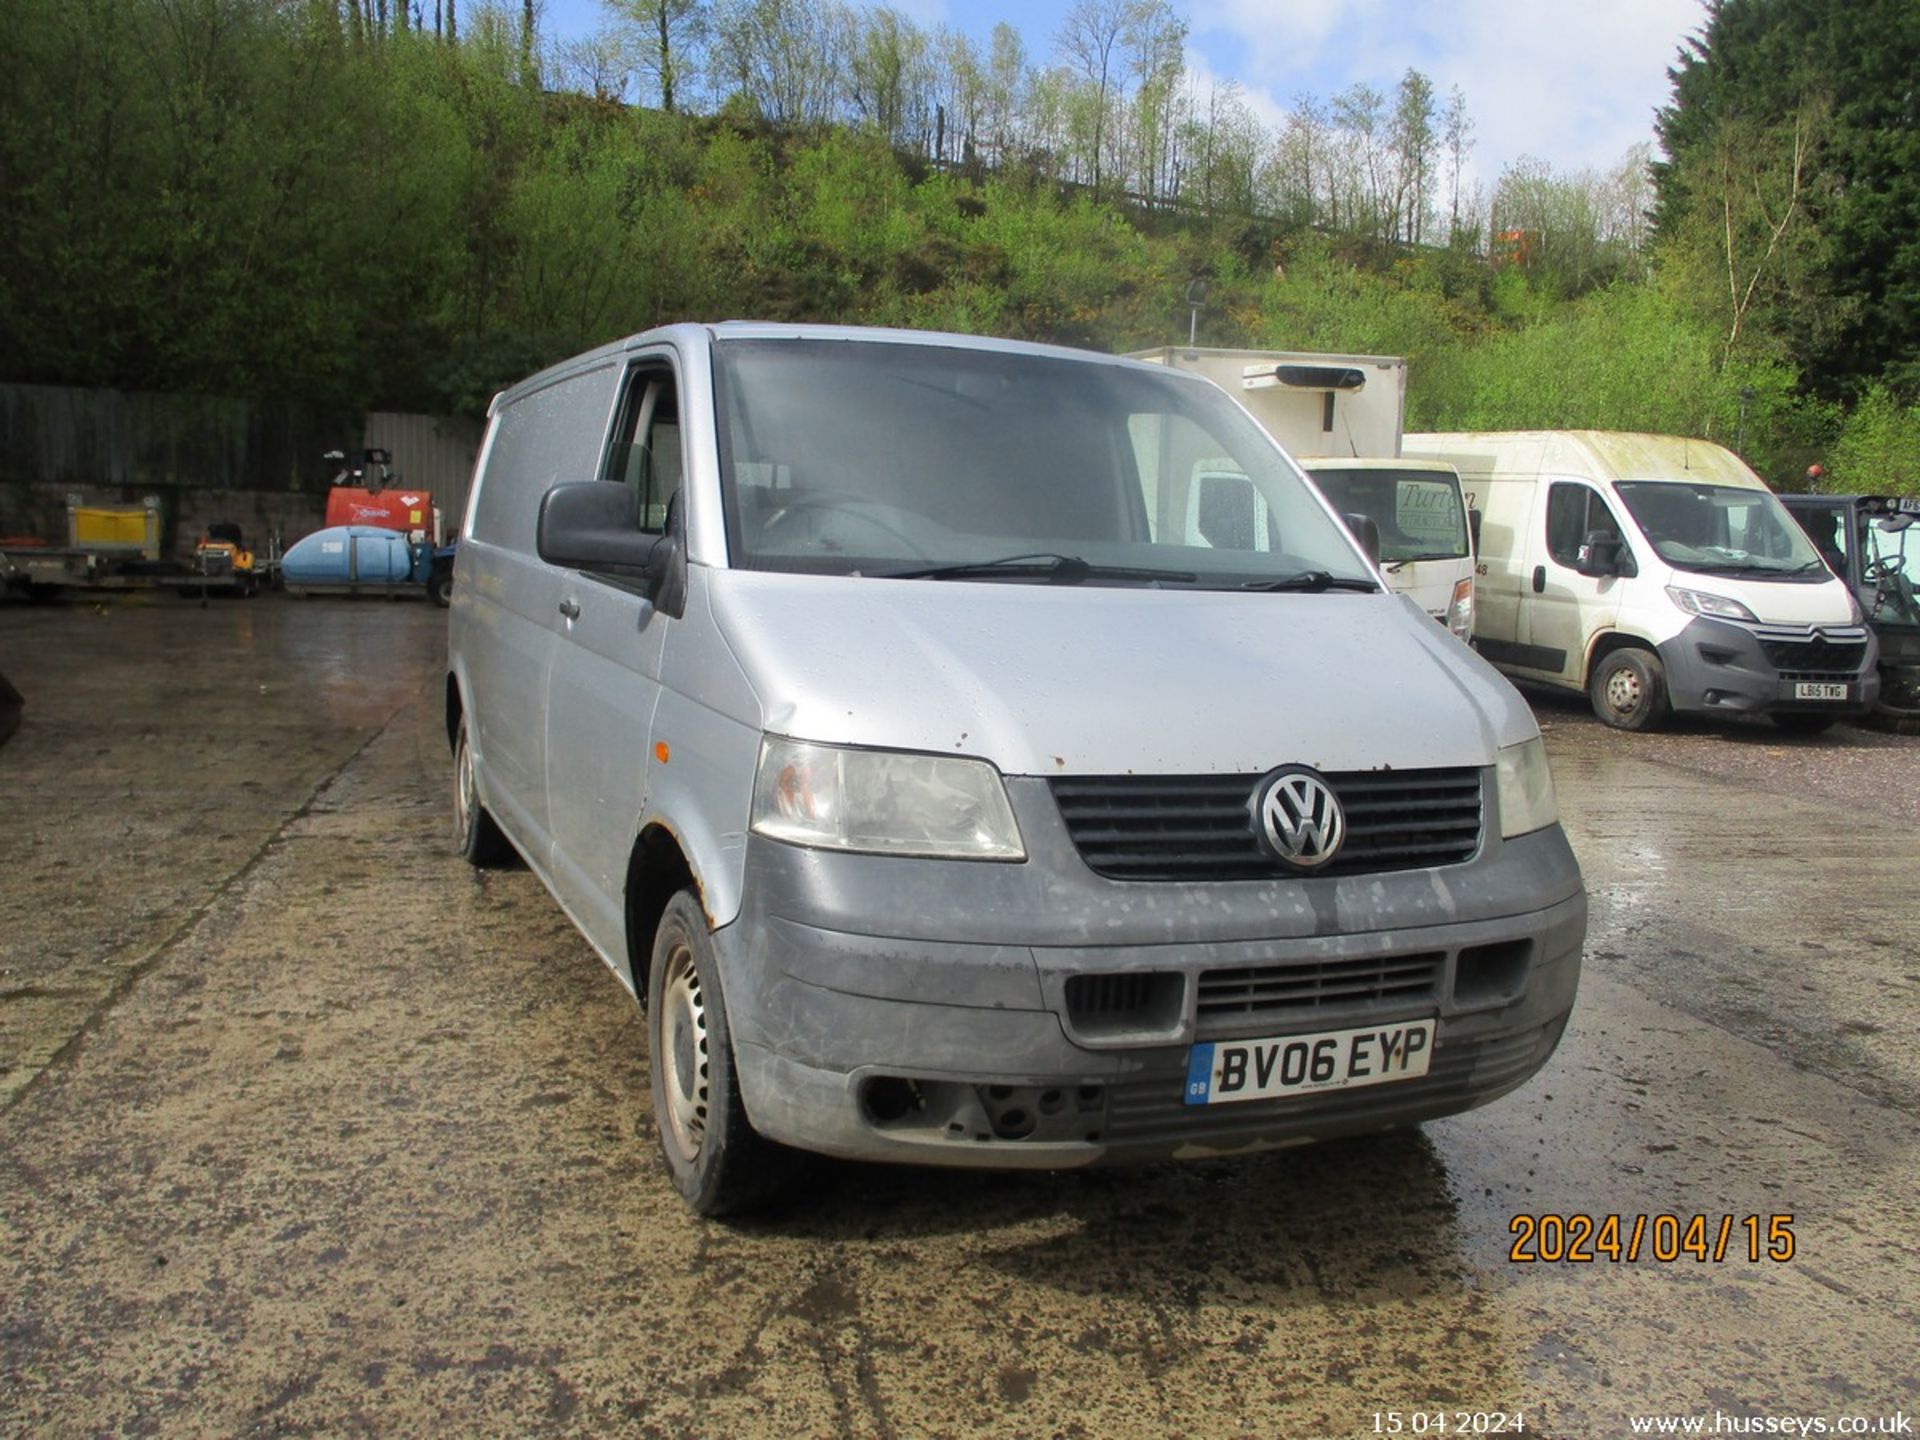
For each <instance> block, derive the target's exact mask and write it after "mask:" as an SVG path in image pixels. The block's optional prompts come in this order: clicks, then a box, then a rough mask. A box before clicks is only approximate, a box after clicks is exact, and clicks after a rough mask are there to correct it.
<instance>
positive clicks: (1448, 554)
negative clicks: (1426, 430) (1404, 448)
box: [1307, 465, 1467, 565]
mask: <svg viewBox="0 0 1920 1440" xmlns="http://www.w3.org/2000/svg"><path fill="white" fill-rule="evenodd" d="M1307 473H1308V474H1309V475H1311V476H1312V477H1313V483H1314V484H1316V485H1318V486H1319V487H1320V493H1321V494H1323V495H1325V496H1326V497H1327V502H1328V503H1329V504H1330V505H1332V506H1333V508H1334V509H1336V510H1338V511H1339V512H1340V513H1341V514H1342V515H1365V516H1366V517H1367V518H1368V519H1369V520H1371V521H1373V523H1374V525H1375V526H1376V527H1378V529H1379V531H1380V562H1381V563H1382V564H1383V565H1398V564H1405V563H1406V562H1408V561H1413V560H1461V559H1464V558H1466V555H1467V507H1466V506H1465V504H1464V503H1462V501H1461V498H1460V481H1459V480H1458V479H1457V478H1456V477H1455V476H1453V475H1451V474H1448V473H1447V472H1446V471H1443V470H1388V469H1378V470H1376V469H1372V468H1367V469H1358V468H1349V467H1345V466H1331V465H1330V466H1327V467H1325V468H1324V469H1320V468H1315V467H1313V466H1312V465H1309V466H1308V469H1307Z"/></svg>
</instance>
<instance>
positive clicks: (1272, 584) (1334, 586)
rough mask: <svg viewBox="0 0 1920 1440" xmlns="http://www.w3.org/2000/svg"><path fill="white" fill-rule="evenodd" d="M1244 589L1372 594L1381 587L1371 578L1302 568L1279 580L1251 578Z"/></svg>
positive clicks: (1243, 586)
mask: <svg viewBox="0 0 1920 1440" xmlns="http://www.w3.org/2000/svg"><path fill="white" fill-rule="evenodd" d="M1240 588H1241V589H1242V590H1297V591H1301V592H1303V593H1305V594H1308V595H1318V594H1319V593H1320V592H1321V591H1322V590H1363V591H1365V592H1366V593H1367V594H1369V595H1372V594H1375V593H1377V592H1378V591H1379V589H1380V587H1379V586H1378V585H1376V584H1374V583H1373V581H1371V580H1360V579H1356V578H1353V577H1349V576H1346V575H1335V574H1334V573H1333V572H1332V571H1330V570H1302V571H1300V572H1299V573H1298V574H1297V575H1282V576H1281V577H1280V578H1279V579H1278V580H1249V581H1248V582H1247V583H1246V584H1244V585H1242V586H1241V587H1240Z"/></svg>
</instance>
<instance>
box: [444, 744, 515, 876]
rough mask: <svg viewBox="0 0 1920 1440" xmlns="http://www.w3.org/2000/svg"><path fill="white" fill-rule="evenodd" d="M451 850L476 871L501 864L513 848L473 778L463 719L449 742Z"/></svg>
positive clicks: (510, 857)
mask: <svg viewBox="0 0 1920 1440" xmlns="http://www.w3.org/2000/svg"><path fill="white" fill-rule="evenodd" d="M453 848H454V849H455V850H457V851H458V852H459V853H460V854H461V855H463V856H465V857H466V861H467V863H468V864H469V865H472V866H474V867H476V868H477V869H490V868H492V867H493V866H496V865H504V864H506V863H507V862H508V861H509V860H511V859H512V858H513V854H514V850H513V846H512V844H511V843H509V841H508V840H507V837H506V836H505V835H504V834H502V833H501V830H500V826H499V825H498V824H497V823H496V822H495V821H494V818H493V816H491V815H489V814H488V813H487V807H486V806H484V805H482V804H481V803H480V790H479V786H478V785H477V784H476V782H475V781H474V778H473V747H472V746H471V745H469V744H468V743H467V717H466V716H464V715H462V716H461V717H460V729H459V731H458V733H456V734H455V736H454V740H453Z"/></svg>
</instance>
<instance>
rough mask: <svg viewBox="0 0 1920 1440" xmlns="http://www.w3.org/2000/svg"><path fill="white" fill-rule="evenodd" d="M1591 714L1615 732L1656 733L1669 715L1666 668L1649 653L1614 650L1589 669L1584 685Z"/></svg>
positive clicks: (1635, 648)
mask: <svg viewBox="0 0 1920 1440" xmlns="http://www.w3.org/2000/svg"><path fill="white" fill-rule="evenodd" d="M1587 696H1588V698H1589V699H1590V700H1592V701H1593V713H1594V714H1596V715H1598V716H1599V717H1600V718H1601V719H1602V720H1604V721H1606V722H1607V724H1609V725H1611V726H1613V727H1614V728H1615V729H1618V730H1657V729H1659V728H1660V726H1661V725H1663V724H1664V723H1665V722H1666V719H1667V717H1668V716H1669V715H1671V714H1672V713H1673V705H1672V703H1671V702H1670V701H1669V700H1668V699H1667V667H1666V666H1664V665H1662V664H1661V663H1660V657H1659V656H1658V655H1656V654H1654V653H1653V652H1652V651H1651V650H1642V649H1640V648H1639V647H1637V646H1635V647H1632V648H1629V649H1625V650H1615V651H1614V652H1613V653H1612V654H1611V655H1608V656H1607V657H1606V658H1605V659H1604V660H1602V661H1601V662H1600V663H1599V664H1598V665H1596V666H1594V667H1593V676H1592V678H1591V680H1590V681H1589V682H1588V685H1587Z"/></svg>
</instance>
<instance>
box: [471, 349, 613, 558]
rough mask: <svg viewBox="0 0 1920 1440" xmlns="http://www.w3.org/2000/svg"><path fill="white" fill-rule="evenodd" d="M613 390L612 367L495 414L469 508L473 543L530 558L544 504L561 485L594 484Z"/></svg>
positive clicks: (558, 383) (560, 383)
mask: <svg viewBox="0 0 1920 1440" xmlns="http://www.w3.org/2000/svg"><path fill="white" fill-rule="evenodd" d="M613 382H614V371H613V367H612V366H602V367H601V368H599V369H597V370H589V371H587V372H586V373H585V374H581V375H569V376H568V377H567V378H566V379H564V380H558V381H555V382H554V383H553V384H551V385H547V386H545V387H543V388H542V389H539V390H536V391H534V392H533V393H532V394H530V395H523V396H522V397H520V398H519V399H518V400H515V401H514V402H513V403H512V404H510V405H507V406H505V407H504V408H502V409H501V410H500V412H499V413H498V414H497V415H496V416H495V417H494V421H493V423H494V425H495V427H496V428H495V431H494V436H493V443H492V445H491V446H490V447H489V449H488V451H487V468H486V473H485V474H483V475H482V476H481V477H480V494H479V496H478V498H477V499H476V500H475V502H474V512H473V538H474V539H476V540H482V541H486V542H489V543H491V544H495V545H504V546H506V547H508V548H509V549H513V550H519V551H522V552H523V553H525V554H528V555H531V554H532V553H533V532H534V527H535V524H536V521H537V519H538V517H539V514H540V498H541V496H543V495H545V494H546V493H547V491H548V490H550V489H552V488H553V487H554V486H555V485H557V484H559V483H560V482H561V481H563V480H591V479H592V478H593V474H594V466H595V465H596V464H597V463H598V462H599V458H600V443H601V441H602V440H603V439H605V437H606V433H607V413H608V412H609V411H610V410H611V409H612V408H613Z"/></svg>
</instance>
